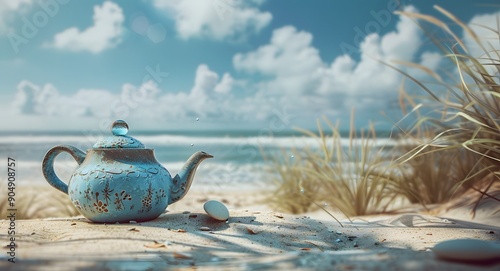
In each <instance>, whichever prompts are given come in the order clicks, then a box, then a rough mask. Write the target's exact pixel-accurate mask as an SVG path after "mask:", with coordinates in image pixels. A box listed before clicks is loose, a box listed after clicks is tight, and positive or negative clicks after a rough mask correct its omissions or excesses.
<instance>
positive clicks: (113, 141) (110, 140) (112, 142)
mask: <svg viewBox="0 0 500 271" xmlns="http://www.w3.org/2000/svg"><path fill="white" fill-rule="evenodd" d="M111 133H112V134H113V135H112V136H108V137H105V138H103V139H101V140H99V141H98V142H97V143H95V144H94V149H101V148H105V149H109V148H128V149H144V144H142V143H141V142H140V141H139V140H137V139H135V138H133V137H130V136H128V135H127V133H128V124H127V123H126V122H125V121H123V120H117V121H115V122H113V124H112V125H111Z"/></svg>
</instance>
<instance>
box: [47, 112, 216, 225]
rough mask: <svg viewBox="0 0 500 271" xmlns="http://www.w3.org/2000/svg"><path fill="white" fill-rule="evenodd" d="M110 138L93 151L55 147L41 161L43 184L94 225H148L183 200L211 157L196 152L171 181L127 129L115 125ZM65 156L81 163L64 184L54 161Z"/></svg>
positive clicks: (102, 141)
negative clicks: (194, 179) (139, 223)
mask: <svg viewBox="0 0 500 271" xmlns="http://www.w3.org/2000/svg"><path fill="white" fill-rule="evenodd" d="M111 131H112V133H113V135H112V136H109V137H107V138H104V139H102V140H101V141H99V142H97V143H96V144H95V145H94V146H93V148H92V149H89V150H87V152H86V153H85V152H83V151H82V150H80V149H78V148H76V147H73V146H68V145H60V146H55V147H53V148H52V149H50V150H49V151H48V152H47V153H46V154H45V157H44V159H43V163H42V171H43V175H44V177H45V179H46V180H47V182H48V183H49V184H50V185H52V186H53V187H54V188H56V189H58V190H60V191H62V192H64V193H66V194H68V195H69V198H70V200H71V202H72V203H73V204H74V205H75V207H76V208H77V210H78V211H79V212H80V213H81V214H82V215H83V216H85V217H86V218H87V219H89V220H91V221H93V222H98V223H115V222H129V221H131V220H134V221H138V222H140V221H149V220H153V219H155V218H157V217H158V216H159V215H160V214H162V213H163V212H164V211H165V209H166V208H167V206H168V205H170V204H172V203H174V202H177V201H178V200H180V199H182V198H183V197H184V196H185V195H186V194H187V192H188V190H189V188H190V187H191V183H192V182H193V177H194V175H195V172H196V169H197V167H198V166H199V165H200V163H201V162H202V161H203V160H205V159H207V158H212V157H213V156H212V155H210V154H208V153H206V152H202V151H199V152H196V153H194V154H193V155H192V156H191V157H190V158H189V159H188V160H187V161H186V163H185V165H184V166H183V167H182V169H181V171H180V172H179V173H178V174H176V175H175V176H174V177H172V176H171V175H170V173H169V172H168V170H167V169H165V168H164V167H163V166H162V165H161V164H160V163H159V162H158V161H157V160H156V158H155V156H154V151H153V149H147V148H145V147H144V145H143V144H142V143H141V142H140V141H138V140H137V139H135V138H133V137H130V136H127V135H126V134H127V132H128V125H127V123H125V122H124V121H122V120H117V121H115V122H114V123H113V125H112V128H111ZM61 152H67V153H69V154H70V155H71V156H72V157H73V158H74V159H75V160H76V162H77V163H78V164H79V165H78V167H77V168H76V170H75V172H74V173H73V174H72V175H71V177H70V180H69V181H68V184H66V183H64V182H63V181H62V180H61V179H59V177H57V175H56V173H55V171H54V160H55V158H56V157H57V155H58V154H60V153H61Z"/></svg>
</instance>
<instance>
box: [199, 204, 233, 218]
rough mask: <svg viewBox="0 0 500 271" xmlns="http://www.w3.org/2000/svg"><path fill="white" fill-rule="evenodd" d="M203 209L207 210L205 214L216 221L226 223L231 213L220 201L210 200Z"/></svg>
mask: <svg viewBox="0 0 500 271" xmlns="http://www.w3.org/2000/svg"><path fill="white" fill-rule="evenodd" d="M203 209H205V212H207V214H208V215H209V216H211V217H212V218H214V219H217V220H221V221H224V220H227V219H228V218H229V211H228V210H227V208H226V206H225V205H224V204H223V203H222V202H220V201H216V200H209V201H207V202H205V204H204V205H203Z"/></svg>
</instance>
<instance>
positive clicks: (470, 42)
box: [463, 11, 500, 75]
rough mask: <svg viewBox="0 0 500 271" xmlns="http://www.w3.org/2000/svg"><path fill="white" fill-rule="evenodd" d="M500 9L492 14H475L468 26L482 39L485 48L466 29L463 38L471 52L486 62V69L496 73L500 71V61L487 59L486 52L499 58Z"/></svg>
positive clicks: (493, 73) (492, 73) (482, 61)
mask: <svg viewBox="0 0 500 271" xmlns="http://www.w3.org/2000/svg"><path fill="white" fill-rule="evenodd" d="M499 21H500V11H497V12H495V13H490V14H482V15H476V16H474V17H473V18H472V19H471V20H470V22H469V23H468V26H469V27H470V28H471V29H472V31H474V33H475V34H476V35H477V37H478V38H479V40H480V41H481V44H482V46H484V49H483V48H481V47H480V45H479V44H478V43H477V42H476V41H475V40H474V38H472V37H471V36H470V35H469V33H468V32H466V31H465V30H464V33H463V40H464V43H465V46H466V47H467V49H468V50H469V54H470V55H471V56H473V57H476V58H478V59H479V61H480V62H481V63H483V64H485V65H484V66H485V68H486V70H487V71H488V72H489V73H490V74H491V75H495V74H497V73H498V68H497V65H498V62H495V61H492V60H487V59H488V58H490V57H488V56H487V55H486V52H487V53H488V54H490V56H491V57H492V58H494V59H497V60H498V52H499V51H500V41H499V38H498V35H499V34H498V33H499V30H500V29H499V27H500V26H499ZM485 50H486V51H485Z"/></svg>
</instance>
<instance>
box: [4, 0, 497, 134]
mask: <svg viewBox="0 0 500 271" xmlns="http://www.w3.org/2000/svg"><path fill="white" fill-rule="evenodd" d="M436 4H437V5H440V6H441V7H443V8H445V9H447V10H448V11H450V12H451V13H453V14H454V15H455V16H457V17H458V18H460V19H461V20H462V21H464V22H465V23H467V24H469V25H471V26H475V25H476V24H483V25H487V26H490V27H492V28H495V29H498V21H497V20H498V18H499V17H500V8H499V6H498V4H497V1H493V0H481V1H472V0H470V1H464V0H458V1H445V0H441V1H426V0H425V1H408V0H407V1H396V0H383V1H361V0H353V1H329V0H315V1H300V0H267V1H266V0H247V1H243V0H138V1H116V0H115V1H97V0H91V1H77V0H41V1H35V0H2V1H1V2H0V114H1V116H3V117H2V118H1V123H2V127H1V128H0V131H17V130H22V131H31V130H58V131H65V130H68V131H70V130H82V129H101V130H107V127H109V125H110V123H112V122H113V121H114V120H116V119H123V120H126V121H127V122H128V123H129V125H130V126H131V129H140V130H176V129H183V130H186V129H188V130H189V129H193V130H197V129H201V130H207V129H231V130H238V129H254V130H255V129H257V130H262V131H267V132H268V133H272V132H279V131H282V130H288V129H292V128H293V127H302V128H313V127H315V125H316V121H317V120H318V119H320V118H322V117H323V116H325V117H327V118H328V119H329V120H330V121H332V122H336V121H340V125H341V127H348V125H349V119H350V116H351V112H355V122H356V125H357V127H366V126H367V125H368V123H369V122H373V123H375V124H376V125H380V126H381V127H387V126H390V125H391V120H392V121H397V119H398V118H400V117H401V115H400V114H401V113H400V110H399V109H398V108H397V106H394V104H395V101H397V99H398V91H399V86H400V85H401V82H402V76H401V74H399V73H398V72H396V71H395V70H393V69H391V68H389V67H388V66H386V65H384V64H382V63H381V62H386V63H392V62H391V61H394V60H399V61H412V62H415V63H420V64H422V65H425V66H426V67H428V68H429V69H431V70H435V71H437V70H439V69H442V68H443V67H444V65H445V64H443V62H444V60H443V57H442V54H441V53H440V52H439V51H438V49H437V48H436V47H435V46H433V45H432V42H431V41H430V40H429V38H428V37H427V36H426V35H425V34H424V33H423V32H422V30H421V29H420V28H419V26H418V24H417V23H416V22H415V21H413V20H411V19H409V18H407V17H400V16H398V15H396V14H394V13H393V11H394V10H405V11H410V12H420V13H424V14H430V15H434V16H440V18H441V19H443V20H444V21H445V22H449V20H447V19H446V18H445V17H444V16H442V15H440V14H439V13H438V12H437V11H436V10H435V9H434V8H433V5H436ZM495 5H496V6H495ZM475 23H476V24H475ZM482 30H484V29H482ZM479 32H480V33H482V34H484V35H490V38H491V32H488V31H479V30H478V33H479ZM457 33H458V35H459V36H460V37H463V38H465V39H466V38H467V37H466V36H464V33H462V32H461V31H458V32H457ZM496 42H497V43H498V38H497V40H496ZM493 46H498V44H494V45H493ZM498 48H500V46H499V47H498ZM408 72H409V73H410V74H412V75H414V76H416V77H417V78H419V79H422V80H425V75H423V74H421V73H420V74H419V73H418V72H417V71H414V70H413V71H408ZM382 112H384V113H385V115H384V114H382ZM387 116H389V117H387Z"/></svg>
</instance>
